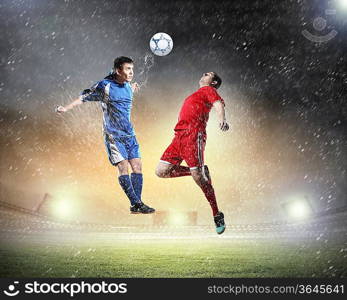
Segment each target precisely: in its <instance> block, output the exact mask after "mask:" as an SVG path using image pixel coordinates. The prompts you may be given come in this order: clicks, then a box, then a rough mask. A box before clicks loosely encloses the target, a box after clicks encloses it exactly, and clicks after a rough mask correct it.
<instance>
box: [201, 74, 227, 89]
mask: <svg viewBox="0 0 347 300" xmlns="http://www.w3.org/2000/svg"><path fill="white" fill-rule="evenodd" d="M199 84H200V86H212V87H214V88H216V89H218V88H219V87H220V86H221V84H222V79H221V78H220V77H219V76H218V74H217V73H216V72H206V73H204V74H202V77H201V78H200V81H199Z"/></svg>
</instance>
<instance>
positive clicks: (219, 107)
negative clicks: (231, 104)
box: [213, 101, 229, 131]
mask: <svg viewBox="0 0 347 300" xmlns="http://www.w3.org/2000/svg"><path fill="white" fill-rule="evenodd" d="M213 107H214V108H215V109H216V111H217V116H218V121H219V128H220V129H221V130H222V131H227V130H229V124H228V123H227V121H226V119H225V108H224V104H223V103H222V101H216V102H214V103H213Z"/></svg>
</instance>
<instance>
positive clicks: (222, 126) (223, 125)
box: [219, 121, 229, 131]
mask: <svg viewBox="0 0 347 300" xmlns="http://www.w3.org/2000/svg"><path fill="white" fill-rule="evenodd" d="M219 128H220V130H222V131H228V130H229V124H228V123H227V122H226V121H223V122H220V123H219Z"/></svg>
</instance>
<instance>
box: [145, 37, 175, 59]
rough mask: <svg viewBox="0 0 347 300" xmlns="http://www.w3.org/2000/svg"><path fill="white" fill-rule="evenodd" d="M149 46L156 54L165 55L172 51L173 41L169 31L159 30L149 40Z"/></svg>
mask: <svg viewBox="0 0 347 300" xmlns="http://www.w3.org/2000/svg"><path fill="white" fill-rule="evenodd" d="M149 47H150V48H151V50H152V52H153V53H154V54H155V55H158V56H165V55H168V54H169V53H170V52H171V50H172V48H173V41H172V38H171V36H169V35H168V34H167V33H164V32H158V33H156V34H155V35H153V36H152V38H151V40H150V41H149Z"/></svg>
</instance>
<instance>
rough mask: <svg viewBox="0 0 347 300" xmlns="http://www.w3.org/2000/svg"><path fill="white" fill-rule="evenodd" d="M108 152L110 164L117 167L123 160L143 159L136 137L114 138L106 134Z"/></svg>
mask: <svg viewBox="0 0 347 300" xmlns="http://www.w3.org/2000/svg"><path fill="white" fill-rule="evenodd" d="M104 139H105V145H106V151H107V154H108V159H109V160H110V163H111V164H112V165H114V166H116V165H117V164H118V163H119V162H121V161H122V160H130V159H133V158H141V154H140V146H139V143H138V142H137V140H136V137H135V136H127V137H121V138H114V137H113V136H112V135H111V134H108V133H105V134H104Z"/></svg>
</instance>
